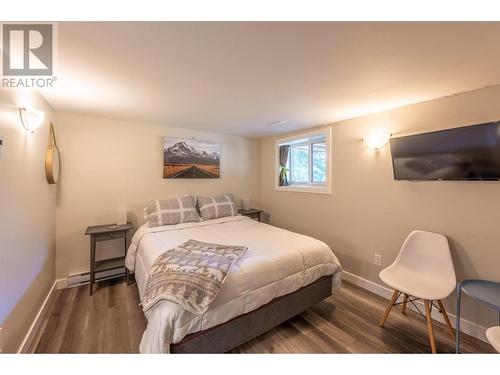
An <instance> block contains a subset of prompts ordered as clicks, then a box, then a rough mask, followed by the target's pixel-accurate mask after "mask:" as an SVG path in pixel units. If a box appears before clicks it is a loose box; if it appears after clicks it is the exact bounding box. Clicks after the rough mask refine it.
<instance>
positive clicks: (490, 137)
mask: <svg viewBox="0 0 500 375" xmlns="http://www.w3.org/2000/svg"><path fill="white" fill-rule="evenodd" d="M390 144H391V154H392V166H393V169H394V179H395V180H411V181H433V180H455V181H456V180H465V181H478V180H479V181H483V180H500V121H498V122H489V123H485V124H478V125H471V126H465V127H461V128H454V129H448V130H441V131H435V132H431V133H424V134H416V135H409V136H404V137H396V138H391V140H390Z"/></svg>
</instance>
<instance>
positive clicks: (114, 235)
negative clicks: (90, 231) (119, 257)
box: [94, 231, 127, 241]
mask: <svg viewBox="0 0 500 375" xmlns="http://www.w3.org/2000/svg"><path fill="white" fill-rule="evenodd" d="M126 236H127V232H126V231H121V232H108V233H99V234H95V235H94V238H95V240H96V241H106V240H114V239H116V238H125V237H126Z"/></svg>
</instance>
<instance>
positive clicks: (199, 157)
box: [163, 137, 221, 178]
mask: <svg viewBox="0 0 500 375" xmlns="http://www.w3.org/2000/svg"><path fill="white" fill-rule="evenodd" d="M220 155H221V145H220V144H218V143H214V142H208V141H199V140H194V139H182V138H173V137H164V138H163V178H220Z"/></svg>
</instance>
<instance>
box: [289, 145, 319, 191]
mask: <svg viewBox="0 0 500 375" xmlns="http://www.w3.org/2000/svg"><path fill="white" fill-rule="evenodd" d="M288 170H289V171H290V173H289V184H304V183H305V184H313V183H317V184H324V183H325V181H326V147H325V141H324V140H316V141H310V142H307V143H305V144H297V145H291V146H290V156H289V160H288Z"/></svg>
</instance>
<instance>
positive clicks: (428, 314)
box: [424, 300, 436, 354]
mask: <svg viewBox="0 0 500 375" xmlns="http://www.w3.org/2000/svg"><path fill="white" fill-rule="evenodd" d="M424 303H425V318H426V319H427V330H428V331H429V341H430V343H431V350H432V354H434V353H436V340H435V338H434V329H433V328H432V316H431V304H430V302H429V301H428V300H424Z"/></svg>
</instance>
